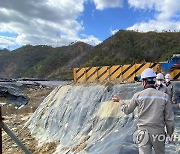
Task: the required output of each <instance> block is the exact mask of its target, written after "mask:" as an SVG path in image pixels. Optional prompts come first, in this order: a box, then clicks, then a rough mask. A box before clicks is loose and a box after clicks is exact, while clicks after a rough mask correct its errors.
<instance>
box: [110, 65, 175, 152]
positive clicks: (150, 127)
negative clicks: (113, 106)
mask: <svg viewBox="0 0 180 154" xmlns="http://www.w3.org/2000/svg"><path fill="white" fill-rule="evenodd" d="M155 78H156V73H155V72H154V71H153V70H152V69H151V68H147V69H145V70H144V71H143V72H142V73H141V80H142V86H143V87H144V90H142V91H141V92H137V93H135V94H134V96H133V98H132V99H131V101H130V103H129V104H125V103H123V102H122V103H121V108H122V111H123V112H124V113H125V114H130V113H132V112H133V111H134V110H135V108H136V107H137V108H138V115H137V117H138V122H137V128H138V131H139V132H138V135H137V136H136V137H137V138H136V140H137V143H138V146H139V147H138V148H139V154H152V147H153V148H154V150H155V153H156V154H164V153H165V126H166V131H167V135H168V136H170V139H169V141H170V142H171V141H172V139H171V137H172V134H173V131H174V114H173V111H172V106H171V101H170V99H169V96H168V95H167V94H166V93H164V92H161V91H159V90H157V89H156V88H155V86H154V84H155ZM161 78H162V77H161ZM161 80H163V79H161ZM112 100H113V101H114V102H120V100H121V99H120V97H119V96H115V97H113V98H112ZM145 132H146V133H145ZM141 133H142V134H141ZM145 134H146V136H148V140H147V138H146V139H145V140H144V141H143V142H141V141H142V140H143V138H144V136H145ZM162 137H163V139H162ZM139 141H140V142H139ZM141 143H142V144H141Z"/></svg>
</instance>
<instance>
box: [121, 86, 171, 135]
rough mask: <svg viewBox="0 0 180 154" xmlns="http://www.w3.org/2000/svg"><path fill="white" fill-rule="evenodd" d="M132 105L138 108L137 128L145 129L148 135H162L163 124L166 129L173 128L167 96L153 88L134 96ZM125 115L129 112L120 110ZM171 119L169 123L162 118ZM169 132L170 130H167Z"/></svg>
mask: <svg viewBox="0 0 180 154" xmlns="http://www.w3.org/2000/svg"><path fill="white" fill-rule="evenodd" d="M132 101H134V102H132V104H133V103H135V104H136V105H137V108H138V124H137V125H138V127H139V128H146V129H147V130H148V131H149V132H150V133H164V127H165V124H166V125H167V127H168V128H169V127H171V128H172V126H173V118H174V117H173V115H172V113H173V112H172V107H171V103H169V97H168V95H167V94H165V93H163V92H161V91H158V90H156V89H155V88H151V87H149V88H146V89H145V90H143V91H141V92H138V93H136V94H134V97H133V98H132ZM122 110H123V111H124V112H125V113H126V114H128V113H129V110H127V109H126V107H124V108H123V109H122ZM164 112H166V117H171V120H170V119H168V120H170V121H171V122H170V123H168V121H166V120H167V119H166V117H164V114H165V113H164ZM168 131H171V130H168Z"/></svg>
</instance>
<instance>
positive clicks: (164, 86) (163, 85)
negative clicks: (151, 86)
mask: <svg viewBox="0 0 180 154" xmlns="http://www.w3.org/2000/svg"><path fill="white" fill-rule="evenodd" d="M155 87H156V89H157V90H160V91H162V92H164V93H166V94H168V95H169V98H170V100H171V101H172V103H175V97H174V91H173V85H172V83H171V75H170V74H166V75H165V80H164V75H163V74H162V73H158V74H157V75H156V83H155Z"/></svg>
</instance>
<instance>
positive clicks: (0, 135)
mask: <svg viewBox="0 0 180 154" xmlns="http://www.w3.org/2000/svg"><path fill="white" fill-rule="evenodd" d="M2 121H3V118H2V113H1V105H0V153H2Z"/></svg>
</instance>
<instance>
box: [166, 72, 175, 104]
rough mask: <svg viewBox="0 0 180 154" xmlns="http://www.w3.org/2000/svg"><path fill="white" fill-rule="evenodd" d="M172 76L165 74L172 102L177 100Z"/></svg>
mask: <svg viewBox="0 0 180 154" xmlns="http://www.w3.org/2000/svg"><path fill="white" fill-rule="evenodd" d="M170 78H171V76H170V74H166V76H165V85H166V88H167V94H168V95H169V97H170V100H171V101H172V102H175V98H174V91H173V85H172V83H171V81H170Z"/></svg>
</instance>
